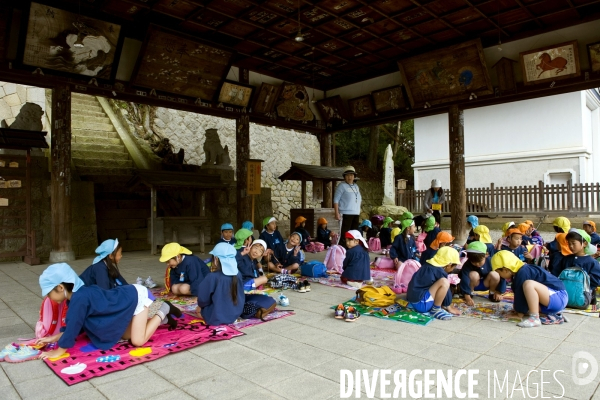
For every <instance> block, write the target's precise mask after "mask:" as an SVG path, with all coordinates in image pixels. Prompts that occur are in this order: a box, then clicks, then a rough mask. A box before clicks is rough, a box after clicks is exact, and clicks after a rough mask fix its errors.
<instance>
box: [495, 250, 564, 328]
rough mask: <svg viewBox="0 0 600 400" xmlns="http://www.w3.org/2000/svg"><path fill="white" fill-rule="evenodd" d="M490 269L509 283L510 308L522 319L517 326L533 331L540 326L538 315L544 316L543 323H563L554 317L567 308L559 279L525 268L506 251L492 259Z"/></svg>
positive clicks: (542, 271)
mask: <svg viewBox="0 0 600 400" xmlns="http://www.w3.org/2000/svg"><path fill="white" fill-rule="evenodd" d="M492 269H493V270H494V272H495V273H497V274H499V275H500V277H502V278H504V279H506V280H510V281H511V287H512V291H513V293H514V296H515V298H514V303H513V308H514V310H515V311H516V312H517V313H518V315H519V316H520V317H521V318H522V319H521V322H519V323H518V324H517V325H518V326H520V327H522V328H535V327H538V326H540V325H542V321H541V320H540V312H542V313H544V314H547V316H548V317H547V318H545V319H544V321H545V322H546V321H547V322H548V323H556V322H554V321H557V320H560V321H562V316H560V315H559V318H557V317H556V315H557V314H560V312H561V311H562V310H564V309H565V307H566V306H567V301H568V295H567V291H566V289H565V285H564V284H563V283H562V282H561V280H560V279H558V278H557V277H555V276H553V275H552V274H550V273H549V272H547V271H546V270H544V269H542V268H540V267H538V266H536V265H531V264H525V263H524V262H523V261H521V260H519V259H518V258H517V256H515V255H514V254H513V253H511V252H510V251H507V250H501V251H499V252H498V253H496V254H495V255H494V257H492Z"/></svg>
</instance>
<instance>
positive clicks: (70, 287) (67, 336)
mask: <svg viewBox="0 0 600 400" xmlns="http://www.w3.org/2000/svg"><path fill="white" fill-rule="evenodd" d="M232 248H233V247H232ZM40 287H41V288H42V296H48V297H49V298H50V299H51V300H52V301H54V302H56V303H62V302H63V301H65V300H66V301H68V302H69V310H68V311H67V319H66V320H67V325H66V327H65V330H64V332H61V333H59V334H57V335H54V336H49V337H45V338H42V339H39V340H38V341H37V344H46V343H54V342H56V341H58V348H57V349H56V350H52V351H47V352H43V353H42V354H41V356H40V357H41V358H56V357H60V356H61V355H63V354H64V353H65V352H66V351H67V349H69V348H71V347H73V346H74V345H75V339H76V338H77V336H79V334H80V333H81V331H82V330H83V331H84V332H85V333H86V334H87V336H88V337H89V338H90V340H91V342H92V343H93V344H94V346H96V347H97V348H99V349H101V350H108V349H110V348H111V347H113V346H114V345H115V344H116V343H117V342H118V341H119V340H121V338H123V339H130V340H131V343H132V344H133V345H134V346H143V345H144V343H146V342H147V341H148V339H150V337H151V336H152V335H153V334H154V332H155V331H156V329H157V328H158V327H159V325H161V324H166V323H169V325H170V326H171V328H175V327H176V326H177V321H175V320H173V319H172V318H171V317H170V316H169V314H172V315H175V316H176V317H181V310H179V309H178V308H177V307H174V306H172V305H171V304H170V303H168V302H164V303H163V304H162V305H161V307H160V309H159V310H158V312H157V313H156V315H155V316H153V317H152V318H150V319H148V306H149V305H150V304H152V300H153V298H151V296H152V295H151V294H150V293H149V292H148V289H147V288H145V287H144V286H141V285H125V286H118V287H116V288H114V289H111V290H104V289H101V288H99V287H98V286H96V285H92V286H84V285H83V281H82V280H81V279H79V277H78V276H77V274H76V273H75V271H73V269H72V268H71V267H70V266H69V265H68V264H65V263H60V264H53V265H50V266H49V267H48V268H46V269H45V270H44V272H43V273H42V275H41V276H40Z"/></svg>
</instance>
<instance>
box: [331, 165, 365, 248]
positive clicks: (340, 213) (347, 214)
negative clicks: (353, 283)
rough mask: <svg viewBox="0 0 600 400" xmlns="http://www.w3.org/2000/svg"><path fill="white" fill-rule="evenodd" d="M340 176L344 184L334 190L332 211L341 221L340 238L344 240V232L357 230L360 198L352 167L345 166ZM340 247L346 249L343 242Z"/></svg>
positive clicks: (354, 171)
mask: <svg viewBox="0 0 600 400" xmlns="http://www.w3.org/2000/svg"><path fill="white" fill-rule="evenodd" d="M342 175H343V177H344V182H342V183H340V184H339V185H338V186H337V187H336V188H335V194H334V196H333V209H334V210H335V219H337V220H338V221H340V220H341V221H342V233H341V238H344V237H345V234H346V232H348V231H350V230H353V229H355V230H357V229H358V218H359V216H360V205H361V203H362V197H361V195H360V188H359V187H358V185H357V184H356V183H354V179H355V178H356V175H357V174H356V170H355V169H354V167H353V166H351V165H349V166H347V167H346V168H345V169H344V173H343V174H342ZM342 245H343V246H344V247H346V242H345V240H344V243H343V244H342Z"/></svg>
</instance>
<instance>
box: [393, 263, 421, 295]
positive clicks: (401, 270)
mask: <svg viewBox="0 0 600 400" xmlns="http://www.w3.org/2000/svg"><path fill="white" fill-rule="evenodd" d="M419 268H421V264H419V262H418V261H416V260H406V261H404V262H403V263H402V264H400V266H399V267H398V271H396V276H395V277H394V286H393V287H392V290H393V291H394V293H397V294H400V293H406V290H407V289H408V283H409V282H410V280H411V279H412V276H413V275H414V274H415V272H417V271H418V270H419Z"/></svg>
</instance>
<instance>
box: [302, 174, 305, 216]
mask: <svg viewBox="0 0 600 400" xmlns="http://www.w3.org/2000/svg"><path fill="white" fill-rule="evenodd" d="M305 208H306V181H302V209H305Z"/></svg>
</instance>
